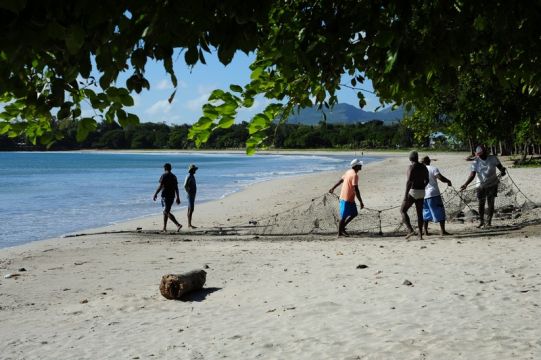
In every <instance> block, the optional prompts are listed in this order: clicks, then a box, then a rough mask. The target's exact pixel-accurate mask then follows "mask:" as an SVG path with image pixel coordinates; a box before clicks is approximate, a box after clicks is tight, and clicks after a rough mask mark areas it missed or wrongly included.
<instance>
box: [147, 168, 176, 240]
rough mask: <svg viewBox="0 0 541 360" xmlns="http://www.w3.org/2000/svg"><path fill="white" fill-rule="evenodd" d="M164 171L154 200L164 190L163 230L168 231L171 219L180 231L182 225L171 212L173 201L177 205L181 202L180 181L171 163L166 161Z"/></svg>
mask: <svg viewBox="0 0 541 360" xmlns="http://www.w3.org/2000/svg"><path fill="white" fill-rule="evenodd" d="M163 169H164V173H163V174H162V176H161V177H160V185H159V186H158V188H157V189H156V191H155V192H154V197H153V199H154V201H156V199H157V197H158V194H159V193H160V191H161V192H162V207H163V232H166V231H167V220H168V219H171V221H172V222H174V223H175V225H176V226H177V231H180V229H181V228H182V225H180V223H179V222H178V221H177V219H176V218H175V216H174V215H173V214H172V213H171V207H172V206H173V202H175V196H176V202H177V205H178V204H180V195H179V193H178V181H177V177H176V176H175V175H174V174H173V173H172V172H171V164H169V163H166V164H165V165H163Z"/></svg>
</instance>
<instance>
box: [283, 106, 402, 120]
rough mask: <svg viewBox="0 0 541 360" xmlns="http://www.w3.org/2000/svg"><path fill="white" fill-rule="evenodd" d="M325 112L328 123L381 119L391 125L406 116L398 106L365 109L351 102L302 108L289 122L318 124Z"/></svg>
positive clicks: (290, 117)
mask: <svg viewBox="0 0 541 360" xmlns="http://www.w3.org/2000/svg"><path fill="white" fill-rule="evenodd" d="M323 113H325V114H326V116H327V120H326V121H327V124H356V123H366V122H369V121H372V120H381V121H383V122H384V123H385V124H387V125H390V124H394V123H397V122H399V121H401V120H402V119H403V118H404V110H403V109H402V108H398V109H396V110H392V109H391V108H386V109H383V110H381V111H377V112H374V111H364V110H362V109H359V108H357V107H355V106H353V105H350V104H337V105H336V106H335V107H334V108H332V109H321V110H318V109H317V107H316V106H314V107H311V108H304V109H300V111H298V110H297V111H295V112H294V113H293V115H291V116H289V118H288V119H287V123H288V124H304V125H317V124H318V123H319V122H320V121H323V120H324V117H323Z"/></svg>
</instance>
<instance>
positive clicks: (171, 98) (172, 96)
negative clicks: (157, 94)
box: [167, 90, 177, 104]
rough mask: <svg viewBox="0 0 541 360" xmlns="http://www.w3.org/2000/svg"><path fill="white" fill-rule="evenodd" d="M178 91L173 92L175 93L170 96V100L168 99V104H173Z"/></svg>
mask: <svg viewBox="0 0 541 360" xmlns="http://www.w3.org/2000/svg"><path fill="white" fill-rule="evenodd" d="M176 93H177V91H176V90H175V91H173V93H172V94H171V95H170V96H169V98H168V99H167V102H168V103H169V104H171V103H172V102H173V99H174V98H175V95H176Z"/></svg>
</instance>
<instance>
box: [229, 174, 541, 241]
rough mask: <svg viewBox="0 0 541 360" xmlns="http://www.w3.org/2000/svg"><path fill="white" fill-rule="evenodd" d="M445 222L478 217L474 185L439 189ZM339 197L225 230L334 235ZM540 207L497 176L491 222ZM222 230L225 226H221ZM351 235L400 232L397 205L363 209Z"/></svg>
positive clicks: (526, 215) (512, 221) (508, 221)
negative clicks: (460, 188) (444, 212)
mask: <svg viewBox="0 0 541 360" xmlns="http://www.w3.org/2000/svg"><path fill="white" fill-rule="evenodd" d="M442 198H443V202H444V205H445V210H446V213H447V222H451V223H465V222H475V221H477V220H478V211H477V208H478V200H477V196H476V189H475V186H473V185H472V186H470V187H468V188H467V189H465V190H464V191H459V190H457V189H455V188H454V187H452V186H449V187H447V188H446V189H445V190H444V191H443V192H442ZM338 204H339V199H338V197H337V196H336V195H335V194H329V193H327V194H324V195H322V196H320V197H317V198H315V199H311V201H309V202H308V203H306V204H301V205H299V206H297V207H294V208H291V209H288V210H285V211H283V212H280V213H276V214H274V215H272V216H269V217H266V218H261V219H252V220H250V221H249V223H248V224H242V225H239V226H234V227H231V228H230V229H228V231H227V233H235V234H240V235H262V236H273V235H284V236H292V235H308V234H334V233H336V232H337V226H338V221H339V215H338ZM537 207H539V206H538V204H536V203H534V202H532V201H531V200H529V199H528V198H527V196H526V195H524V194H523V193H522V191H520V189H519V188H518V187H517V186H516V184H515V183H514V182H513V180H512V179H511V177H510V176H506V177H503V178H501V179H500V183H499V187H498V196H497V197H496V201H495V212H494V215H493V224H494V223H496V222H497V225H498V226H505V225H517V224H521V223H524V224H525V223H529V222H532V221H535V220H539V214H538V213H536V212H531V211H530V210H532V209H534V208H537ZM409 215H410V218H411V220H412V223H414V222H415V219H416V215H415V210H414V206H413V207H412V208H411V209H410V210H409ZM224 230H225V229H224ZM347 230H348V232H349V233H350V234H365V235H384V234H385V235H397V234H398V233H399V232H403V230H404V228H403V226H402V218H401V215H400V205H397V206H394V207H391V208H386V209H380V210H377V209H372V208H364V209H361V210H359V215H358V216H357V217H356V218H355V219H353V221H351V222H350V223H349V225H348V226H347Z"/></svg>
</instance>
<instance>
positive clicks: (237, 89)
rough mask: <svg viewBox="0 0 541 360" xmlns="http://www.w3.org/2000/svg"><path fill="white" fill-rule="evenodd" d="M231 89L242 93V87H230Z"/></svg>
mask: <svg viewBox="0 0 541 360" xmlns="http://www.w3.org/2000/svg"><path fill="white" fill-rule="evenodd" d="M229 89H231V91H233V92H237V93H242V86H239V85H234V84H233V85H230V86H229Z"/></svg>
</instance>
